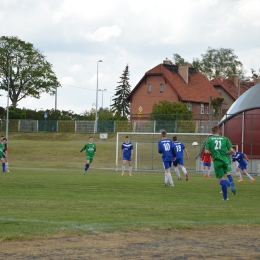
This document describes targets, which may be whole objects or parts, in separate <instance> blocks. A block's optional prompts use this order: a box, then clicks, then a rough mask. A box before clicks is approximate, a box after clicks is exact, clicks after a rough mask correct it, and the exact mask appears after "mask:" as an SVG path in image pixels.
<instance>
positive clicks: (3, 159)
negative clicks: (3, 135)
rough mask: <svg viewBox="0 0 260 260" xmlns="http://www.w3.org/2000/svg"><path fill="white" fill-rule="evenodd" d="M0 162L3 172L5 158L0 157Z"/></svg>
mask: <svg viewBox="0 0 260 260" xmlns="http://www.w3.org/2000/svg"><path fill="white" fill-rule="evenodd" d="M1 162H2V170H3V172H5V158H3V157H2V158H1Z"/></svg>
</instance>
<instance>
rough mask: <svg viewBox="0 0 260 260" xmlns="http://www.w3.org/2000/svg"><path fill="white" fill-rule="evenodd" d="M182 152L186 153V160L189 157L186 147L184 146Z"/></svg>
mask: <svg viewBox="0 0 260 260" xmlns="http://www.w3.org/2000/svg"><path fill="white" fill-rule="evenodd" d="M183 151H184V152H185V154H186V159H187V160H188V159H189V155H188V151H187V149H186V148H184V150H183Z"/></svg>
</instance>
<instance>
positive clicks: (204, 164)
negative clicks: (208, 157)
mask: <svg viewBox="0 0 260 260" xmlns="http://www.w3.org/2000/svg"><path fill="white" fill-rule="evenodd" d="M203 166H208V167H210V166H211V163H210V162H203Z"/></svg>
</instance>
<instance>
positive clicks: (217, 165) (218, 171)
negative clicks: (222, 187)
mask: <svg viewBox="0 0 260 260" xmlns="http://www.w3.org/2000/svg"><path fill="white" fill-rule="evenodd" d="M213 164H214V171H215V175H216V177H217V178H218V179H219V178H222V177H223V176H224V175H225V173H227V172H231V170H232V169H231V166H230V161H229V160H228V159H227V161H221V160H214V162H213Z"/></svg>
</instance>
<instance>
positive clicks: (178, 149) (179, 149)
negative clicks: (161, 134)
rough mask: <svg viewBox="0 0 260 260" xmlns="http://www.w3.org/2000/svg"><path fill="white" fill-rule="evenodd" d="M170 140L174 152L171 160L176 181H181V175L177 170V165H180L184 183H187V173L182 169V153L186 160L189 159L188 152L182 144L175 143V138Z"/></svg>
mask: <svg viewBox="0 0 260 260" xmlns="http://www.w3.org/2000/svg"><path fill="white" fill-rule="evenodd" d="M172 140H173V147H174V151H175V158H174V160H173V166H174V171H175V173H176V174H177V176H178V180H181V174H180V171H179V169H178V165H180V167H181V170H182V172H183V173H184V175H185V178H186V181H188V180H189V175H188V173H187V170H186V168H185V167H184V159H183V151H184V152H185V154H186V159H187V160H188V159H189V156H188V151H187V149H186V147H185V145H184V144H183V143H182V142H179V141H177V136H174V137H173V138H172Z"/></svg>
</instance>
